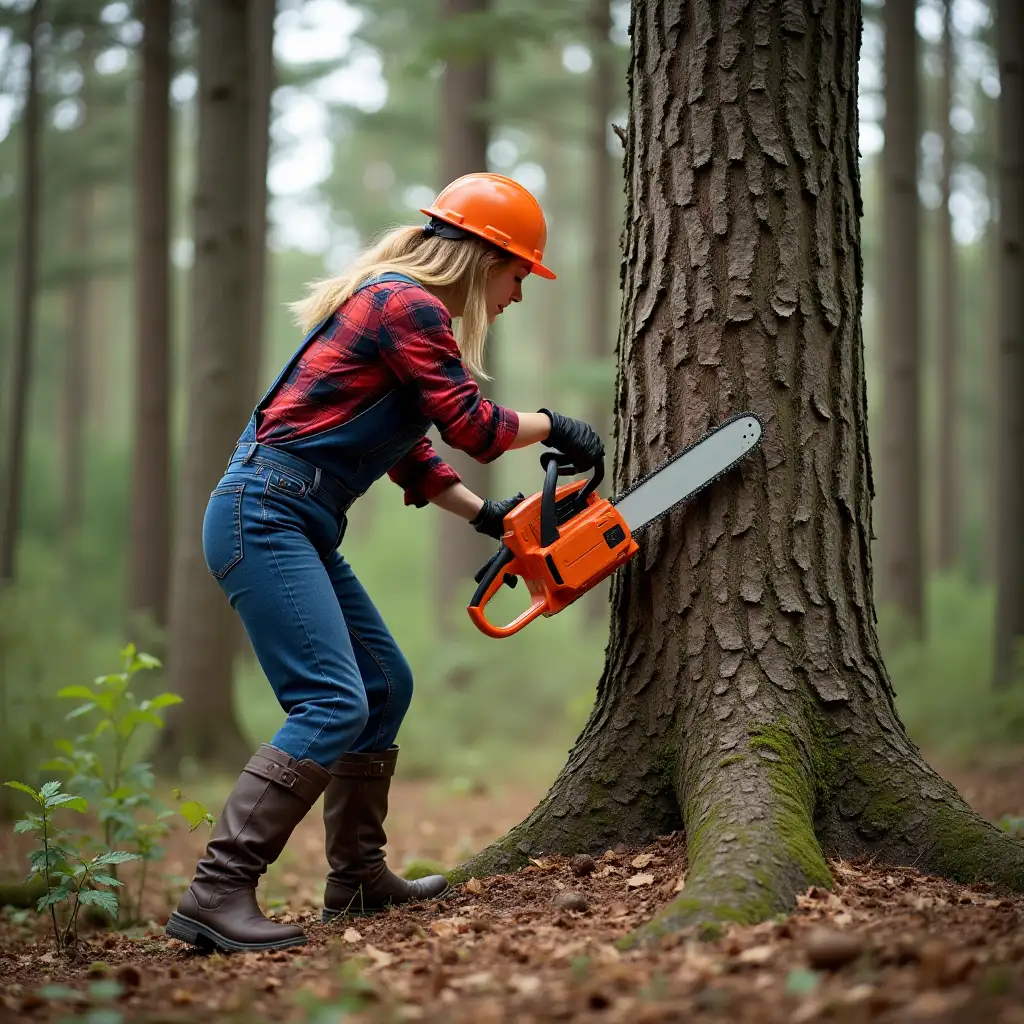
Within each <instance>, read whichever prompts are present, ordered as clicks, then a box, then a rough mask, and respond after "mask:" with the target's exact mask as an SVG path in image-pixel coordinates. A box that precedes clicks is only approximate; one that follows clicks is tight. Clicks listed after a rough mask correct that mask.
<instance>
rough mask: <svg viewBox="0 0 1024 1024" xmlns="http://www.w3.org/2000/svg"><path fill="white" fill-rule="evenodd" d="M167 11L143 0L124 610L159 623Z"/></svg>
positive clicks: (154, 0)
mask: <svg viewBox="0 0 1024 1024" xmlns="http://www.w3.org/2000/svg"><path fill="white" fill-rule="evenodd" d="M172 8H173V0H145V2H144V4H143V7H142V24H143V38H142V82H141V86H142V89H141V95H140V98H139V107H138V133H139V141H138V158H137V161H136V168H135V172H136V178H135V195H136V207H135V209H136V216H135V224H136V262H135V332H136V337H135V388H134V397H135V409H134V430H133V440H134V446H133V450H132V490H131V511H130V526H129V543H130V549H129V557H128V608H129V611H130V612H131V613H132V614H133V615H137V616H143V617H148V618H150V619H151V621H152V623H153V624H155V625H156V626H158V627H163V626H166V625H167V602H168V597H169V594H168V591H169V588H170V552H171V461H170V459H171V452H170V445H171V437H170V431H171V336H172V332H171V295H170V217H171V210H170V207H171V191H170V171H171V168H170V164H171V108H170V86H171V54H170V43H171V17H172ZM136 625H140V624H136Z"/></svg>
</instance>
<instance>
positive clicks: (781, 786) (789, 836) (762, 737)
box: [750, 723, 835, 888]
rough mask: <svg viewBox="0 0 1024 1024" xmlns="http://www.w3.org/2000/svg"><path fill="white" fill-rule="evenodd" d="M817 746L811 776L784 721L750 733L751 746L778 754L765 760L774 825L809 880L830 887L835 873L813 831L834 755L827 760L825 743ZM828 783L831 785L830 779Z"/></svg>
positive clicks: (813, 756) (831, 769) (754, 748)
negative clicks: (824, 783)
mask: <svg viewBox="0 0 1024 1024" xmlns="http://www.w3.org/2000/svg"><path fill="white" fill-rule="evenodd" d="M814 746H815V747H817V748H819V749H818V752H817V753H816V754H812V763H811V765H810V766H809V767H810V769H811V772H810V776H811V777H809V773H808V771H807V767H808V766H805V763H804V760H803V758H802V757H801V756H800V751H799V749H798V748H797V742H796V740H795V739H794V737H793V734H792V733H791V732H790V731H789V729H788V728H787V727H786V726H785V724H784V723H782V724H778V725H767V726H764V727H762V728H760V729H757V730H754V731H752V732H751V734H750V748H751V750H767V751H770V752H771V753H772V754H774V755H775V757H774V758H772V759H765V760H766V762H767V764H768V777H769V782H770V784H771V787H772V792H773V793H774V794H775V814H774V820H775V826H776V828H777V829H778V831H779V835H780V836H781V837H782V841H783V843H784V844H785V847H786V851H787V853H788V854H789V855H790V856H791V857H792V858H793V859H794V860H795V861H796V862H797V863H798V864H799V865H800V868H801V870H802V871H803V873H804V877H805V878H806V880H807V882H808V883H809V884H811V885H820V886H822V887H824V888H831V886H832V875H831V874H830V872H829V870H828V865H827V864H826V863H825V858H824V857H823V856H822V852H821V846H820V845H819V843H818V837H817V836H816V835H815V834H814V808H815V804H816V801H817V797H818V792H819V790H820V789H821V788H822V778H830V777H831V776H830V775H829V774H828V773H829V772H834V768H835V761H834V760H833V759H832V756H831V755H829V757H828V759H827V760H826V759H825V758H824V753H823V751H822V749H821V748H823V747H824V746H825V744H814ZM815 761H817V762H818V766H816V765H815ZM819 772H821V773H824V774H821V775H819ZM828 784H829V786H831V782H829V783H828Z"/></svg>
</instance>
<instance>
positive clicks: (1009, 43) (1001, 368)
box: [995, 2, 1024, 687]
mask: <svg viewBox="0 0 1024 1024" xmlns="http://www.w3.org/2000/svg"><path fill="white" fill-rule="evenodd" d="M996 37H997V39H998V43H997V46H998V54H999V84H1000V93H999V241H1000V253H999V349H998V362H997V374H998V389H999V390H998V392H997V403H998V404H997V410H998V411H997V414H996V416H997V418H996V437H995V444H996V451H997V452H998V462H997V464H996V473H997V485H996V488H997V489H996V495H997V498H996V514H997V516H998V519H997V523H996V536H997V551H998V559H997V563H996V565H997V568H996V587H997V598H996V602H997V603H996V653H995V683H996V686H997V687H1006V686H1008V685H1009V684H1010V683H1011V682H1012V681H1013V680H1014V678H1015V677H1016V676H1017V673H1019V672H1020V670H1021V664H1020V661H1019V659H1020V656H1021V650H1020V649H1021V644H1022V643H1024V535H1022V532H1021V524H1022V523H1024V473H1022V472H1021V467H1024V287H1022V282H1024V130H1022V128H1021V117H1020V113H1021V110H1022V109H1024V68H1022V62H1024V12H1022V11H1021V6H1020V4H1016V3H1013V2H1000V3H999V5H998V8H997V22H996Z"/></svg>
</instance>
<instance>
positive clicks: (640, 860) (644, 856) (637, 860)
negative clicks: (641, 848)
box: [630, 853, 654, 868]
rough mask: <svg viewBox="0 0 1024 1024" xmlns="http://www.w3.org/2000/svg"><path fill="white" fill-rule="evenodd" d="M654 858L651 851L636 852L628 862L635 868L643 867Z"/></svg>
mask: <svg viewBox="0 0 1024 1024" xmlns="http://www.w3.org/2000/svg"><path fill="white" fill-rule="evenodd" d="M652 860H654V854H653V853H638V854H637V855H636V856H635V857H634V858H633V859H632V860H631V861H630V864H632V865H633V867H635V868H645V867H647V865H648V864H650V863H651V861H652Z"/></svg>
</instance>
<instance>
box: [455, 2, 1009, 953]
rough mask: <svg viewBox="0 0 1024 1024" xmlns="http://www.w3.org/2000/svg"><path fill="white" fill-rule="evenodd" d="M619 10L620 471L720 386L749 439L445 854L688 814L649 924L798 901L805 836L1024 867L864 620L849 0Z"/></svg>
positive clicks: (519, 856) (595, 837)
mask: <svg viewBox="0 0 1024 1024" xmlns="http://www.w3.org/2000/svg"><path fill="white" fill-rule="evenodd" d="M633 10H634V15H633V17H634V20H633V27H632V33H631V38H632V61H631V65H630V96H631V99H630V118H629V133H628V143H627V165H626V170H627V183H628V184H627V202H628V210H627V218H626V240H625V253H624V266H623V273H624V286H625V295H624V307H623V318H622V323H621V326H620V333H619V343H618V361H619V373H618V384H617V397H616V402H617V407H616V411H617V417H618V428H619V430H618V445H617V449H616V469H615V478H616V490H621V489H622V488H624V487H626V486H628V485H629V484H630V483H632V482H633V481H635V480H636V479H638V478H639V477H641V476H643V475H645V474H646V473H648V472H650V471H651V470H652V469H653V468H654V467H656V466H657V465H659V464H660V463H661V462H662V461H663V460H664V459H665V458H667V457H668V456H670V455H672V454H674V453H675V452H678V451H679V450H680V449H682V448H684V447H685V446H686V445H687V444H689V443H692V442H693V441H694V440H696V439H697V438H698V437H699V436H700V435H701V434H702V433H703V432H704V431H705V430H706V429H707V428H708V427H709V426H711V425H713V424H715V423H717V422H719V421H721V420H722V419H723V418H725V417H726V416H728V415H730V414H732V413H736V412H738V411H740V410H745V409H749V410H752V411H754V412H756V413H758V414H759V415H760V416H761V418H762V419H763V421H764V423H765V428H766V433H765V439H764V442H763V445H762V448H761V450H760V452H759V453H758V454H757V455H756V456H755V457H753V458H751V459H749V460H747V462H746V463H745V464H744V465H743V467H742V469H741V470H740V471H738V472H736V473H733V474H732V475H731V476H730V477H729V478H728V480H724V481H722V482H721V483H719V484H718V485H717V486H716V487H715V488H713V489H712V490H711V491H710V492H708V493H706V494H705V495H703V496H701V497H699V498H697V499H696V500H695V501H693V502H692V503H691V505H690V507H689V509H688V510H687V512H686V525H685V529H684V528H683V525H682V519H681V515H680V513H679V512H676V513H674V514H672V515H671V516H669V517H668V518H666V519H665V520H662V521H661V522H660V523H659V524H657V525H655V526H654V527H652V528H651V529H649V530H648V531H647V532H646V534H645V535H644V538H643V548H642V550H641V553H640V555H639V556H638V557H637V558H636V559H634V561H633V562H631V563H630V564H629V565H628V566H627V567H626V569H625V570H624V571H623V572H622V573H621V574H620V575H618V576H617V577H616V579H615V583H614V585H613V590H612V624H611V638H610V643H609V647H608V651H607V656H606V664H605V670H604V673H603V675H602V677H601V680H600V682H599V684H598V695H597V702H596V705H595V707H594V710H593V712H592V713H591V716H590V719H589V721H588V723H587V725H586V726H585V728H584V729H583V732H582V733H581V735H580V737H579V739H578V741H577V743H576V746H575V748H574V749H573V750H572V751H571V753H570V755H569V759H568V761H567V763H566V765H565V767H564V769H563V771H562V773H561V774H560V775H559V777H558V779H557V780H556V781H555V783H554V785H553V786H552V788H551V790H550V792H549V793H548V795H547V796H546V797H545V799H544V800H543V802H542V803H541V804H540V805H539V806H538V807H537V808H536V809H535V811H534V812H533V813H532V814H531V815H530V817H529V818H527V819H526V821H524V822H523V823H522V824H521V825H519V826H517V827H516V828H514V829H513V830H512V831H511V832H510V833H508V834H507V835H506V836H505V837H504V838H503V839H501V840H499V841H498V842H497V843H496V844H495V845H493V846H492V847H490V848H489V849H488V850H485V851H484V852H483V853H482V854H480V855H479V856H478V857H476V858H474V859H472V860H470V861H469V863H468V864H467V865H466V866H465V869H464V870H465V872H466V873H467V874H468V873H472V874H474V875H477V876H478V877H479V876H480V875H481V874H482V873H485V872H488V871H495V870H505V869H508V868H509V867H511V866H513V865H519V864H523V863H525V860H526V857H527V856H530V855H532V856H536V855H537V854H538V853H540V852H542V851H543V852H574V853H575V852H579V851H582V850H589V851H594V852H596V851H599V850H603V849H606V848H608V847H609V846H613V845H615V844H616V843H618V842H625V843H627V844H636V845H643V844H646V843H649V842H651V841H653V840H654V839H655V837H656V836H658V835H661V834H664V833H665V832H668V831H671V830H673V829H676V828H678V827H679V825H680V823H682V824H683V826H684V827H685V830H686V835H687V853H688V870H687V878H686V885H685V888H684V889H683V892H682V894H681V895H680V897H679V898H678V899H676V900H674V901H673V902H671V903H670V904H669V905H668V906H667V907H666V908H665V909H664V910H663V911H662V912H661V913H660V914H659V915H658V917H657V918H656V919H655V921H654V922H652V923H651V925H650V926H649V927H648V929H647V932H646V934H648V935H657V934H659V933H660V932H661V931H663V930H665V929H666V928H669V929H671V928H677V927H681V926H684V925H688V924H692V923H695V922H699V921H709V920H710V921H747V922H751V921H755V920H760V919H763V918H765V917H768V916H770V915H771V914H772V913H774V912H776V911H781V910H785V909H788V908H790V907H792V906H793V903H794V898H795V894H796V893H797V892H799V891H801V890H802V889H804V888H805V887H806V886H807V885H808V884H817V885H824V886H828V885H830V884H831V878H830V874H829V870H828V867H827V865H826V862H825V860H824V857H823V852H827V853H830V854H833V855H838V856H845V857H852V856H855V855H862V854H870V855H872V856H873V857H875V858H877V859H878V860H879V861H880V862H882V863H898V864H910V863H913V864H915V866H917V868H918V869H919V870H921V871H925V872H936V873H940V874H949V875H952V876H953V877H956V878H959V879H963V880H967V879H975V878H979V877H988V878H990V879H991V880H992V881H994V882H996V883H997V884H999V885H1002V886H1010V887H1014V888H1020V887H1022V886H1024V847H1021V845H1020V844H1019V843H1016V842H1015V841H1014V840H1012V839H1011V838H1010V837H1009V836H1007V835H1006V834H1005V833H1002V832H1000V830H999V829H997V828H996V827H995V826H993V825H990V824H988V823H987V822H984V821H982V820H981V819H980V818H978V817H977V816H975V815H974V813H973V812H972V811H971V810H970V809H969V808H968V807H967V806H966V805H965V804H964V802H963V801H962V800H961V799H960V797H959V796H958V794H957V793H956V791H955V790H954V789H953V787H952V786H950V785H949V784H948V783H945V782H944V781H943V780H942V779H940V778H939V777H938V776H937V775H936V774H935V773H934V772H933V771H932V770H931V769H930V768H929V767H928V765H927V764H926V763H925V762H924V760H923V759H922V758H921V756H920V754H919V752H918V751H917V749H916V748H915V747H914V745H913V744H912V743H911V741H910V740H909V738H908V737H907V734H906V732H905V730H904V728H903V726H902V724H901V722H900V719H899V717H898V715H897V713H896V710H895V707H894V703H893V693H892V688H891V685H890V681H889V677H888V674H887V672H886V669H885V665H884V662H883V659H882V655H881V651H880V650H879V645H878V639H877V636H876V632H875V620H874V610H873V602H872V596H871V583H872V580H871V576H872V571H871V553H870V552H871V547H870V537H871V504H870V502H871V468H870V461H869V456H868V437H867V409H866V403H865V390H864V383H865V378H864V357H863V350H862V340H861V319H860V318H861V300H862V293H861V255H860V225H859V217H860V213H861V197H860V181H859V173H858V163H857V142H856V140H857V123H858V118H857V77H858V56H859V47H860V10H859V5H858V4H855V3H849V2H846V0H826V2H813V3H812V2H810V0H807V2H803V3H796V2H795V3H789V4H787V5H786V6H785V8H784V9H783V10H782V11H781V12H778V11H777V9H776V7H775V5H773V4H771V3H768V2H761V3H755V4H752V5H749V6H747V7H746V8H744V9H742V10H741V9H739V8H731V7H721V6H717V5H713V4H710V3H701V2H699V3H696V4H684V3H682V2H681V0H677V2H671V3H664V2H661V0H658V2H655V0H648V2H638V3H636V4H635V5H634V9H633ZM805 268H808V272H805ZM673 396H675V400H673Z"/></svg>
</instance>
